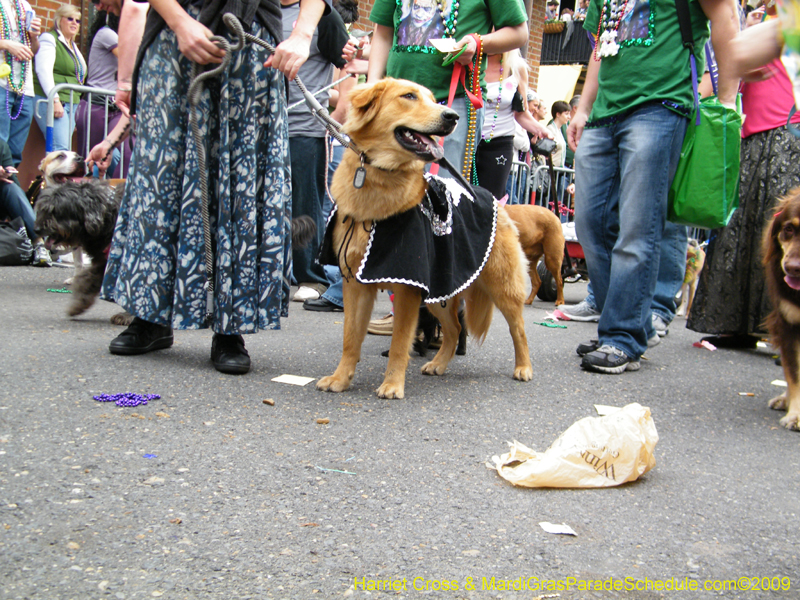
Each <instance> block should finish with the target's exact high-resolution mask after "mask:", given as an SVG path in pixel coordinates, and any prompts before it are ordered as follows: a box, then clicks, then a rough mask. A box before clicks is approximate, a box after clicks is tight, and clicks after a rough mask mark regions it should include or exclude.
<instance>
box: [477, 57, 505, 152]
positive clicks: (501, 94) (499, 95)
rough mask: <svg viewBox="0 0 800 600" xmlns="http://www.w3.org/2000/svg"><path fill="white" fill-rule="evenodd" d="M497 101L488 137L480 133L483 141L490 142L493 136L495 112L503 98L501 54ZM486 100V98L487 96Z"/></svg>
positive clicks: (495, 121) (498, 109)
mask: <svg viewBox="0 0 800 600" xmlns="http://www.w3.org/2000/svg"><path fill="white" fill-rule="evenodd" d="M498 86H499V87H498V90H497V102H496V103H495V105H494V117H492V128H491V129H490V130H489V137H486V136H485V135H483V134H481V139H482V140H483V141H484V142H491V141H492V138H493V137H494V128H495V126H496V125H497V113H498V112H499V111H500V100H502V98H503V55H502V54H501V55H500V81H499V82H498ZM487 101H488V98H487Z"/></svg>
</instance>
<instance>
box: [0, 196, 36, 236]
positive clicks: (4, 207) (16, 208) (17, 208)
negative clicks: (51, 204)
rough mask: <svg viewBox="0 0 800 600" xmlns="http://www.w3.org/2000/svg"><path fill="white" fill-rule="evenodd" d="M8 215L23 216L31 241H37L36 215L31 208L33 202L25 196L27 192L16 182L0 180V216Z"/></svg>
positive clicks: (12, 216)
mask: <svg viewBox="0 0 800 600" xmlns="http://www.w3.org/2000/svg"><path fill="white" fill-rule="evenodd" d="M2 216H8V217H9V218H11V219H14V218H16V217H22V220H23V222H24V223H25V231H27V232H28V237H29V238H30V240H31V242H34V241H36V239H37V238H38V236H37V235H36V215H35V214H34V212H33V208H31V203H30V202H28V198H26V197H25V192H23V191H22V188H21V187H19V186H18V185H17V184H16V183H1V182H0V217H2Z"/></svg>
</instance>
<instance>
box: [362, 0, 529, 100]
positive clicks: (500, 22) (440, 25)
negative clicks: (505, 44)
mask: <svg viewBox="0 0 800 600" xmlns="http://www.w3.org/2000/svg"><path fill="white" fill-rule="evenodd" d="M440 2H441V4H442V6H444V7H445V10H444V18H445V22H443V21H442V15H441V14H440V11H439V3H440ZM455 2H457V3H458V9H457V12H456V13H455V14H453V11H452V10H451V9H452V6H453V4H454V3H455ZM369 18H370V20H371V21H372V22H373V23H377V24H378V25H384V26H386V27H391V28H393V29H394V40H393V43H392V49H391V51H390V52H389V60H388V62H387V64H386V75H387V76H388V77H396V78H400V79H408V80H410V81H414V82H416V83H419V84H420V85H424V86H425V87H427V88H428V89H430V90H431V91H432V92H433V95H434V96H436V99H437V100H438V101H443V100H447V96H448V93H449V91H450V78H451V76H452V74H453V66H452V65H450V66H447V67H443V66H442V59H443V58H444V55H443V54H442V53H440V52H439V51H438V50H436V49H435V48H434V47H433V46H432V45H431V44H430V43H429V42H428V40H429V39H431V38H433V39H436V38H442V37H453V38H455V40H456V41H458V40H460V39H461V38H462V37H464V36H465V35H469V34H470V33H478V34H480V35H485V34H487V33H489V32H490V31H492V27H493V26H494V27H496V28H497V29H500V28H502V27H509V26H510V27H513V26H516V25H519V24H520V23H525V22H527V20H528V18H527V16H526V15H525V7H524V5H523V4H522V0H375V4H374V5H373V7H372V12H371V13H370V15H369ZM452 25H455V35H452V36H446V35H445V28H446V26H447V27H448V28H451V27H452ZM485 68H486V54H484V55H483V65H482V66H481V87H482V88H484V91H485V86H484V82H483V71H484V69H485ZM460 93H462V94H463V90H462V91H460Z"/></svg>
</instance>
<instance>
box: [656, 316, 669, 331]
mask: <svg viewBox="0 0 800 600" xmlns="http://www.w3.org/2000/svg"><path fill="white" fill-rule="evenodd" d="M653 329H655V330H656V333H657V334H658V335H659V336H661V337H664V336H665V335H667V334H668V333H669V323H667V322H666V321H665V320H664V319H662V318H661V317H660V316H658V315H657V314H656V313H653Z"/></svg>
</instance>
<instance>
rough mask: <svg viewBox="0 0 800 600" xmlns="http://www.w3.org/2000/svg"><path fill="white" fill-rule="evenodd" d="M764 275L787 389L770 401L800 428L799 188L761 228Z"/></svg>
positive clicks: (789, 425)
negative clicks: (764, 227) (762, 233)
mask: <svg viewBox="0 0 800 600" xmlns="http://www.w3.org/2000/svg"><path fill="white" fill-rule="evenodd" d="M762 249H763V253H764V275H765V277H766V280H767V287H768V289H769V295H770V299H771V300H772V306H773V307H774V309H773V311H772V313H771V314H770V315H769V317H767V326H768V327H769V333H770V336H771V338H772V344H773V345H774V346H775V347H777V348H780V351H781V364H782V365H783V375H784V377H785V378H786V384H787V388H786V391H785V392H784V393H783V394H781V395H780V396H778V397H776V398H773V399H772V400H770V401H769V405H770V407H771V408H774V409H776V410H786V416H784V417H783V418H782V419H781V425H783V426H784V427H786V428H787V429H795V430H800V188H797V189H795V190H793V191H792V192H791V193H790V194H789V196H787V197H786V198H784V199H783V200H782V201H781V203H780V205H779V206H778V212H777V213H776V214H775V216H774V217H773V219H772V222H771V223H770V224H769V225H768V226H767V228H766V230H765V232H764V242H763V245H762Z"/></svg>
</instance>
